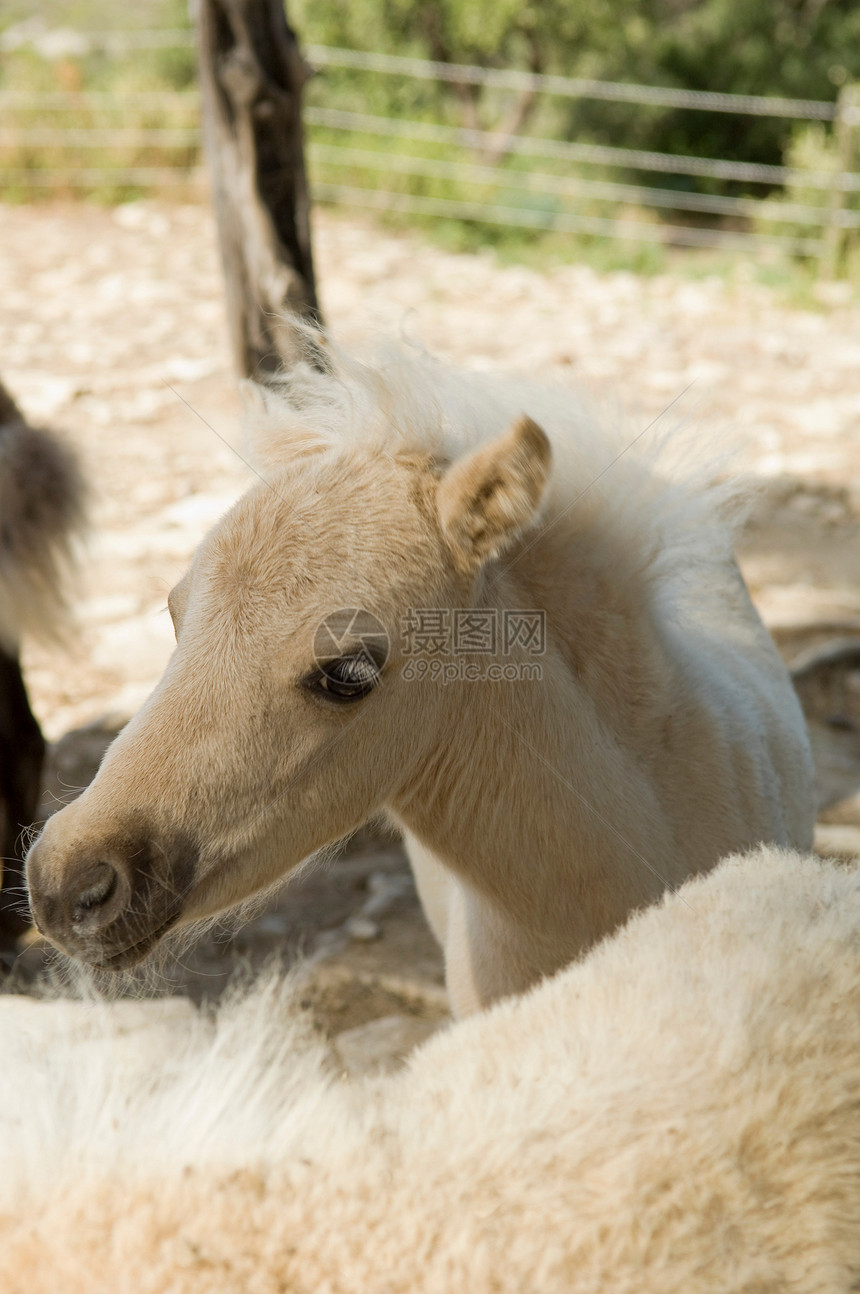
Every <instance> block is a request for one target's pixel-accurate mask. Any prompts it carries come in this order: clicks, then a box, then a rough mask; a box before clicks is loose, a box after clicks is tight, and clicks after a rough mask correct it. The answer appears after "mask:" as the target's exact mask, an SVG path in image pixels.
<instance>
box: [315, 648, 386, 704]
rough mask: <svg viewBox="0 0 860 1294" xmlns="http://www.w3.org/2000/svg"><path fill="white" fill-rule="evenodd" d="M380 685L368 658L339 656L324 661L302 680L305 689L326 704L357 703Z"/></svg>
mask: <svg viewBox="0 0 860 1294" xmlns="http://www.w3.org/2000/svg"><path fill="white" fill-rule="evenodd" d="M378 682H379V666H378V665H377V664H376V661H374V660H372V659H371V658H370V657H369V656H367V655H365V654H362V655H360V656H341V657H339V658H338V659H337V660H332V661H327V662H326V664H325V665H323V666H321V668H320V669H318V670H316V671H315V672H314V673H313V674H311V675H310V677H309V678H307V679H305V686H306V687H308V688H310V690H311V691H312V692H317V693H321V694H322V695H323V696H324V697H326V699H327V700H329V701H336V702H339V703H342V702H344V701H360V700H361V699H362V697H365V696H367V695H368V694H369V693H370V692H372V691H373V689H374V688H375V687H376V684H377V683H378Z"/></svg>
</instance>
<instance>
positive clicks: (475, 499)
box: [436, 415, 552, 571]
mask: <svg viewBox="0 0 860 1294" xmlns="http://www.w3.org/2000/svg"><path fill="white" fill-rule="evenodd" d="M551 460H552V451H551V449H550V444H549V440H548V439H547V436H546V433H545V432H544V431H543V430H542V429H541V428H540V427H539V426H538V425H537V423H536V422H533V421H532V419H531V418H527V417H525V415H524V416H523V417H521V418H518V419H517V420H516V422H515V423H514V424H513V426H511V427H510V428H509V429H508V430H507V431H506V432H505V433H504V434H503V435H501V436H499V437H497V439H496V440H492V441H490V443H489V444H488V445H482V446H481V448H480V449H476V450H474V451H473V452H472V453H471V454H468V455H467V456H466V457H465V458H461V459H460V460H459V462H456V463H454V464H453V466H452V467H450V468H449V469H448V471H447V472H446V473H445V475H444V476H443V477H442V480H441V481H440V482H439V489H438V493H437V496H436V500H437V507H438V509H439V520H440V521H441V523H442V531H443V534H444V535H445V538H446V539H447V541H448V544H449V546H450V548H451V551H452V552H453V554H454V559H455V561H456V563H457V565H458V567H460V569H461V570H463V571H471V570H475V569H476V568H477V567H478V566H480V565H481V564H482V563H483V562H486V561H488V560H489V559H490V558H491V557H496V556H497V555H498V554H499V553H500V552H502V550H503V549H505V548H506V547H507V546H508V545H509V544H510V543H512V542H513V540H514V539H516V537H517V536H518V535H519V534H521V533H522V532H523V530H525V529H526V527H527V526H528V525H529V524H530V522H532V521H533V520H534V517H535V514H536V513H537V510H538V507H539V505H540V501H541V498H542V497H543V492H544V488H545V486H546V483H547V479H548V477H549V469H550V463H551Z"/></svg>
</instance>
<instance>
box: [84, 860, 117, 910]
mask: <svg viewBox="0 0 860 1294" xmlns="http://www.w3.org/2000/svg"><path fill="white" fill-rule="evenodd" d="M88 881H89V883H88V884H87V885H86V886H85V887H84V889H82V890H81V891H80V892H79V894H78V896H77V899H76V900H75V904H74V907H73V908H72V921H73V922H75V923H76V924H80V923H81V922H82V921H84V920H85V919H86V918H87V917H88V916H90V915H92V914H93V913H94V912H95V911H96V909H98V908H103V907H104V906H105V904H106V903H108V902H109V901H110V899H112V898H113V896H114V894H115V893H116V888H117V885H118V884H119V874H118V873H117V870H116V868H115V867H112V866H111V865H110V863H97V864H96V866H95V867H94V868H93V869H92V871H91V873H90V876H89V878H88Z"/></svg>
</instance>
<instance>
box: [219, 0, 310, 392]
mask: <svg viewBox="0 0 860 1294" xmlns="http://www.w3.org/2000/svg"><path fill="white" fill-rule="evenodd" d="M198 40H199V55H200V85H201V95H202V101H203V122H204V138H205V141H206V151H207V156H208V160H209V169H210V173H211V176H212V186H213V191H214V201H215V214H216V218H217V222H218V235H219V240H220V244H221V256H222V260H223V264H224V274H225V278H226V288H227V309H228V313H229V326H230V334H231V341H232V346H233V355H234V359H235V362H236V367H237V368H238V370H239V372H240V373H241V374H242V375H244V376H246V377H260V376H265V374H266V373H271V372H274V371H277V370H278V369H280V368H282V367H283V366H284V365H287V366H289V365H290V364H292V363H294V362H295V360H296V358H297V357H298V354H299V353H300V348H299V346H298V344H297V339H296V335H295V332H294V330H293V328H292V327H291V326H290V322H289V318H290V316H295V315H298V316H300V317H303V318H305V319H310V320H317V319H318V312H317V298H316V286H315V283H314V269H313V259H312V256H311V236H310V221H309V208H310V203H309V199H308V188H307V179H306V176H305V163H304V150H303V140H302V119H301V94H302V87H303V86H304V83H305V81H306V80H307V77H308V69H307V67H306V65H305V63H304V62H303V60H302V56H301V53H300V51H299V46H298V41H297V40H296V36H295V33H294V32H293V31H292V29H291V28H290V26H289V25H288V23H287V20H286V16H285V13H284V8H283V3H282V0H199V18H198ZM285 315H286V316H287V318H285V317H284V316H285Z"/></svg>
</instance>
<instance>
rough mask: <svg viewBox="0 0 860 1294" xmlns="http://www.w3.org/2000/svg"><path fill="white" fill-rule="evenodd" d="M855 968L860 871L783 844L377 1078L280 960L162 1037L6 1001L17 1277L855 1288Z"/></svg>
mask: <svg viewBox="0 0 860 1294" xmlns="http://www.w3.org/2000/svg"><path fill="white" fill-rule="evenodd" d="M858 994H860V871H858V870H857V869H852V868H839V867H836V866H834V865H832V864H827V863H822V862H818V861H816V860H814V859H812V858H804V857H801V856H798V855H794V854H789V853H785V852H782V851H779V850H776V849H761V850H758V851H756V852H754V853H752V854H750V855H748V856H746V857H743V858H739V857H735V858H731V859H729V860H728V861H725V862H723V863H722V864H721V865H720V866H719V867H718V868H717V869H716V870H715V871H713V872H712V873H711V874H709V875H708V876H707V877H704V878H699V879H695V880H691V881H689V882H688V883H687V884H686V885H684V886H683V888H682V889H681V890H680V891H679V892H678V893H676V894H675V895H673V896H667V897H666V898H665V899H664V900H663V902H662V903H661V904H660V905H659V906H657V907H655V908H652V909H650V910H647V911H644V912H642V913H641V914H639V915H636V916H634V917H633V919H632V920H631V921H630V922H629V924H628V925H627V926H626V927H624V928H623V929H622V930H621V931H620V932H619V933H617V934H616V935H615V936H614V937H612V938H611V939H609V940H607V941H605V942H604V943H603V944H601V945H600V946H598V947H597V948H596V949H595V950H594V951H593V952H592V953H591V954H590V955H589V956H588V957H587V958H586V959H585V960H584V961H582V962H581V963H579V964H577V965H574V966H572V967H570V968H569V969H567V970H566V971H563V972H562V973H560V974H558V975H557V976H555V977H554V978H553V979H551V980H549V981H547V982H545V983H544V984H543V985H541V986H539V987H537V988H535V989H534V990H533V991H531V992H529V993H528V994H526V995H525V996H524V997H522V998H520V999H517V1000H510V1001H507V1002H504V1003H502V1004H500V1005H498V1006H497V1007H495V1008H493V1009H492V1010H490V1011H489V1012H487V1013H486V1014H484V1015H480V1016H476V1017H474V1018H472V1019H470V1020H467V1021H464V1022H462V1023H459V1024H457V1025H454V1026H453V1027H452V1028H451V1029H450V1030H449V1031H448V1032H447V1033H445V1034H443V1035H442V1036H439V1037H437V1038H435V1039H433V1040H431V1041H430V1042H429V1043H428V1044H427V1045H425V1046H424V1047H423V1048H422V1049H421V1050H420V1051H419V1052H418V1053H417V1054H415V1056H414V1058H413V1059H412V1061H411V1063H410V1065H409V1066H408V1068H407V1069H406V1070H405V1072H403V1073H402V1074H399V1075H397V1076H394V1077H390V1078H386V1079H382V1080H375V1081H364V1082H361V1083H351V1082H346V1081H343V1079H342V1078H341V1077H340V1076H339V1075H338V1074H337V1072H335V1071H333V1070H332V1069H331V1067H330V1062H329V1058H328V1052H327V1050H326V1048H325V1047H324V1046H322V1045H321V1044H320V1043H319V1042H315V1041H314V1040H313V1037H312V1035H311V1034H310V1032H309V1030H308V1028H307V1025H306V1024H305V1023H303V1021H302V1020H301V1018H300V1014H301V1013H300V1012H299V1011H298V1010H297V1008H296V1004H295V1002H294V1001H293V1000H291V997H290V990H289V988H284V987H283V986H280V985H278V984H277V983H272V982H269V983H267V984H264V985H263V986H261V987H260V988H259V989H258V990H257V991H256V992H255V993H254V994H253V995H252V997H251V998H250V1000H247V1001H245V1002H244V1003H240V1004H234V1005H232V1006H228V1007H227V1008H226V1009H224V1010H222V1011H221V1013H220V1014H219V1015H218V1017H217V1019H215V1020H214V1022H212V1021H206V1020H204V1019H202V1018H200V1019H198V1020H197V1021H196V1023H195V1024H194V1025H193V1027H191V1028H189V1026H188V1022H187V1019H186V1018H185V1017H182V1018H180V1019H179V1020H178V1021H177V1022H175V1023H174V1024H173V1025H171V1023H170V1021H169V1020H168V1021H167V1022H166V1023H164V1024H163V1025H162V1026H161V1029H160V1032H158V1033H156V1034H154V1035H152V1039H151V1042H150V1043H147V1042H146V1037H147V1035H145V1034H137V1035H135V1034H134V1033H133V1032H132V1033H129V1032H128V1021H127V1019H125V1020H123V1018H122V1017H121V1018H120V1020H119V1023H117V1017H116V1016H115V1015H114V1014H112V1013H111V1012H109V1011H107V1010H106V1009H105V1008H101V1010H100V1009H99V1008H93V1009H92V1017H91V1023H90V1024H89V1025H88V1026H87V1029H85V1030H83V1031H82V1029H81V1024H80V1010H81V1008H79V1007H78V1008H76V1009H75V1011H72V1014H71V1016H70V1015H69V1008H68V1007H65V1008H64V1007H63V1006H62V1005H57V1004H46V1005H43V1006H41V1007H38V1008H30V1010H31V1014H32V1012H33V1011H34V1010H38V1013H39V1014H38V1016H37V1017H36V1023H35V1025H33V1024H30V1025H28V1027H27V1028H26V1029H24V1028H22V1025H21V1007H20V1004H16V1003H15V1002H14V1001H10V1000H9V999H5V1000H0V1055H2V1057H3V1061H2V1066H0V1289H2V1290H3V1294H49V1292H50V1294H60V1292H61V1294H276V1292H278V1294H287V1292H289V1294H300V1292H301V1294H347V1292H349V1294H491V1292H492V1294H610V1292H611V1294H729V1292H731V1294H777V1292H779V1294H786V1292H787V1291H792V1294H848V1291H850V1290H856V1289H857V1288H858V1286H860V1029H858V1024H857V1003H858ZM70 1020H71V1021H72V1024H71V1025H70V1023H69V1022H70ZM135 1036H137V1037H138V1038H139V1039H140V1044H139V1046H138V1047H137V1049H136V1048H135V1047H134V1045H132V1042H131V1040H132V1039H133V1038H134V1037H135Z"/></svg>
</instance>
